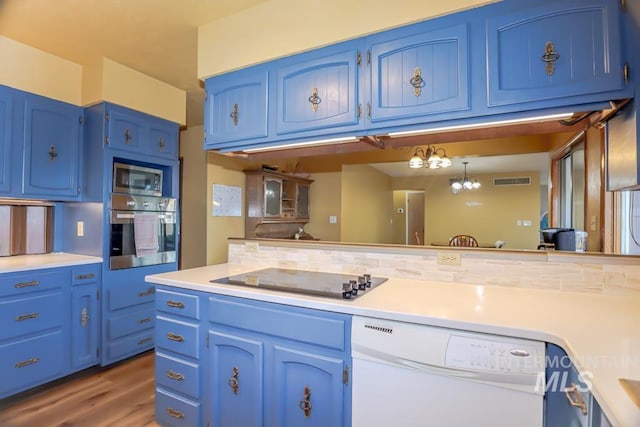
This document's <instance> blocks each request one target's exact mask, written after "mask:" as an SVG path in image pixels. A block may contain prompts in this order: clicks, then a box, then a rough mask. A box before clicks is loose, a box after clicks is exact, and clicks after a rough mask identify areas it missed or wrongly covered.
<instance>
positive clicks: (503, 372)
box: [351, 316, 545, 427]
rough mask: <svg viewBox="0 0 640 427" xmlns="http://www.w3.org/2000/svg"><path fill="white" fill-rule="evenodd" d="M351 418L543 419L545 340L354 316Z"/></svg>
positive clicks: (497, 424)
mask: <svg viewBox="0 0 640 427" xmlns="http://www.w3.org/2000/svg"><path fill="white" fill-rule="evenodd" d="M351 353H352V356H353V390H352V393H353V400H352V408H353V412H352V424H353V425H354V426H367V427H387V426H404V427H422V426H447V427H449V426H451V427H457V426H482V427H484V426H491V427H514V426H518V427H540V426H541V425H543V423H542V419H543V400H544V375H545V344H544V343H543V342H540V341H531V340H525V339H519V338H511V337H504V336H498V335H488V334H482V333H475V332H465V331H461V330H455V329H446V328H438V327H433V326H427V325H418V324H413V323H405V322H397V321H391V320H383V319H375V318H368V317H361V316H354V317H353V321H352V325H351Z"/></svg>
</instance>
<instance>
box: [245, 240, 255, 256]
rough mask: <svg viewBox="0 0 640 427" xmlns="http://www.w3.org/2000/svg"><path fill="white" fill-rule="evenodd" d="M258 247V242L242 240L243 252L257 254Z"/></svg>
mask: <svg viewBox="0 0 640 427" xmlns="http://www.w3.org/2000/svg"><path fill="white" fill-rule="evenodd" d="M258 249H259V246H258V242H244V250H245V252H248V253H250V254H257V253H258Z"/></svg>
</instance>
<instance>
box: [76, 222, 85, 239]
mask: <svg viewBox="0 0 640 427" xmlns="http://www.w3.org/2000/svg"><path fill="white" fill-rule="evenodd" d="M76 236H78V237H84V221H78V222H76Z"/></svg>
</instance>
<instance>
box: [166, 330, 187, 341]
mask: <svg viewBox="0 0 640 427" xmlns="http://www.w3.org/2000/svg"><path fill="white" fill-rule="evenodd" d="M167 338H169V339H170V340H171V341H178V342H184V337H183V336H182V335H176V334H174V333H173V332H169V333H168V334H167Z"/></svg>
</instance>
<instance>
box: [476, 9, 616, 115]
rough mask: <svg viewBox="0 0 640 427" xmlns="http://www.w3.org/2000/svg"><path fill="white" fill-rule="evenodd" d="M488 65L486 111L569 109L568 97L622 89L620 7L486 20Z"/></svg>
mask: <svg viewBox="0 0 640 427" xmlns="http://www.w3.org/2000/svg"><path fill="white" fill-rule="evenodd" d="M487 61H488V80H489V81H488V97H489V98H488V104H489V106H499V105H509V104H517V103H525V102H529V101H541V100H551V99H555V100H558V105H564V104H566V105H571V104H572V103H575V101H574V100H571V99H567V97H571V96H577V95H593V94H597V93H603V92H607V91H615V90H620V89H623V88H624V84H625V83H624V77H623V66H622V60H621V40H620V4H619V1H618V0H590V1H582V0H581V1H568V2H562V3H549V4H548V5H544V6H540V7H538V8H535V9H525V10H519V11H517V12H513V13H509V14H505V15H501V16H495V17H491V18H489V19H488V20H487ZM595 100H597V99H591V100H590V101H595ZM603 100H606V96H604V99H603ZM524 107H527V108H528V109H529V107H530V105H529V106H527V105H525V106H523V108H524Z"/></svg>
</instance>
